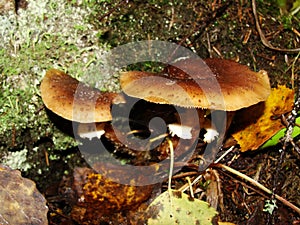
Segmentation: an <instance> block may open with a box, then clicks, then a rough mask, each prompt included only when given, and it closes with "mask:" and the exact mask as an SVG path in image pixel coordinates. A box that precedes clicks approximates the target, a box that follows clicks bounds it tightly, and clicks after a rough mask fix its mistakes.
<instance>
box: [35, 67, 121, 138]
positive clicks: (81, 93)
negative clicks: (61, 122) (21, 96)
mask: <svg viewBox="0 0 300 225" xmlns="http://www.w3.org/2000/svg"><path fill="white" fill-rule="evenodd" d="M40 89H41V96H42V100H43V102H44V104H45V105H46V107H47V108H48V109H50V110H51V111H53V112H54V113H55V114H57V115H59V116H61V117H63V118H65V119H67V120H71V121H75V122H79V123H80V124H79V128H78V130H79V132H83V133H82V136H83V137H89V138H90V137H92V136H90V134H85V133H86V132H93V131H94V132H96V133H95V135H96V136H98V137H99V135H100V136H101V135H102V133H103V131H101V130H102V129H103V126H98V125H97V127H100V128H101V130H100V131H99V130H98V131H97V129H96V127H95V125H94V123H95V122H106V121H111V120H112V115H111V112H110V109H111V105H112V104H113V103H115V104H117V103H121V102H124V99H123V98H122V96H120V95H119V94H117V93H112V92H101V91H100V90H98V89H95V88H92V87H90V86H88V85H86V84H83V83H81V82H79V81H78V80H76V79H75V78H73V77H71V76H69V75H67V74H66V73H64V72H62V71H60V70H57V69H50V70H48V71H47V72H46V75H45V77H44V78H43V80H42V83H41V86H40ZM91 126H92V127H91ZM93 127H94V128H93ZM99 132H100V133H99ZM79 134H81V133H79Z"/></svg>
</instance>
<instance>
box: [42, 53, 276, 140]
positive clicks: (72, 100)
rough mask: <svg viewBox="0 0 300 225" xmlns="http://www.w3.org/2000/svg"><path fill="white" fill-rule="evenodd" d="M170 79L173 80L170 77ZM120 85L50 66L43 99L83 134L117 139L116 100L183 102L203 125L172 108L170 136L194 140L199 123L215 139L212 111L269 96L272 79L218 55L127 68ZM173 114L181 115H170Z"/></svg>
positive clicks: (231, 108) (155, 103)
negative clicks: (94, 82)
mask: <svg viewBox="0 0 300 225" xmlns="http://www.w3.org/2000/svg"><path fill="white" fill-rule="evenodd" d="M205 64H206V65H205ZM165 79H167V80H168V82H164V80H165ZM216 81H217V82H216ZM120 84H121V89H122V92H121V93H113V92H101V91H100V90H98V89H95V88H91V87H90V86H88V85H85V84H83V83H81V82H79V81H78V80H76V79H74V78H72V77H71V76H69V75H67V74H65V73H64V72H62V71H59V70H57V69H50V70H48V71H47V73H46V75H45V77H44V78H43V80H42V83H41V87H40V88H41V96H42V100H43V102H44V104H45V105H46V107H47V108H48V109H49V110H51V111H52V112H54V113H55V114H57V115H59V116H61V117H63V118H65V119H67V120H71V121H75V122H78V124H79V126H78V135H79V136H80V137H83V138H93V137H94V136H96V137H97V138H100V137H101V136H102V135H104V136H105V137H106V138H108V139H110V140H113V141H119V142H122V141H123V140H117V139H120V136H116V135H115V133H117V132H118V131H116V130H114V131H113V132H112V131H111V130H112V126H111V121H112V120H113V115H112V112H111V110H112V106H113V105H119V104H122V105H123V104H124V105H126V102H127V101H128V99H130V98H134V99H141V100H143V101H145V102H146V103H149V107H150V108H151V107H155V108H156V107H157V106H158V107H159V106H166V105H171V106H172V105H173V106H176V107H180V108H182V109H183V111H184V113H186V115H187V116H189V113H188V110H189V109H193V110H197V112H198V116H199V123H200V125H199V124H198V125H197V124H189V123H186V124H180V121H176V116H174V115H169V114H168V113H170V111H168V110H169V109H168V107H167V111H166V110H165V111H162V115H164V114H165V115H167V116H165V117H166V120H167V127H168V133H167V134H166V136H167V135H169V136H172V137H174V136H175V137H177V138H183V139H192V136H193V135H194V133H193V126H196V127H197V126H198V127H201V128H203V127H204V129H206V131H207V133H206V136H205V137H204V141H205V142H211V141H212V140H214V139H215V138H217V136H218V131H217V130H215V129H214V125H213V124H211V122H210V121H207V118H209V117H208V116H207V110H209V111H210V112H211V111H226V112H227V113H228V115H231V114H232V112H235V111H237V110H239V109H242V108H247V107H250V106H252V105H255V104H257V103H259V102H262V101H265V100H266V99H267V97H268V95H269V93H270V83H269V78H268V75H267V73H266V72H265V71H259V72H253V71H251V70H250V69H249V68H248V67H247V66H245V65H241V64H239V63H237V62H234V61H231V60H224V59H216V58H213V59H206V60H199V59H192V58H186V59H181V60H177V61H175V62H174V63H171V64H170V65H168V66H166V67H165V69H164V70H163V71H162V72H161V73H150V72H142V71H128V72H122V73H121V75H120ZM199 84H200V85H199ZM178 87H180V88H178ZM150 112H151V110H150ZM143 113H144V112H143V107H141V108H140V109H139V112H138V114H139V116H140V117H141V118H143ZM147 113H148V114H149V112H147ZM175 113H176V112H175ZM172 114H173V112H172ZM169 116H172V118H175V119H170V120H168V118H169ZM147 117H148V115H147ZM229 118H230V117H228V118H227V120H228V122H227V123H228V125H227V128H228V126H229V124H230V119H229ZM201 123H202V124H201ZM91 135H92V136H91ZM125 135H128V134H125ZM197 135H199V133H197ZM117 137H118V138H117ZM164 137H165V136H164ZM198 138H199V136H197V137H196V139H197V140H198ZM121 139H122V138H121ZM124 139H126V138H125V137H124Z"/></svg>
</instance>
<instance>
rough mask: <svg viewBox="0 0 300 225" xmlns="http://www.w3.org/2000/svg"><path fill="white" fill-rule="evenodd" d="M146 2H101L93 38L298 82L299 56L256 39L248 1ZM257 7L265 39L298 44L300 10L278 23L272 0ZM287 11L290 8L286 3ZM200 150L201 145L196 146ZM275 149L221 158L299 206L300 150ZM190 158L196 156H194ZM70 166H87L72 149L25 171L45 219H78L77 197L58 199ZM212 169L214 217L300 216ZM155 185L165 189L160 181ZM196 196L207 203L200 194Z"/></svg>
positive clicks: (242, 220)
mask: <svg viewBox="0 0 300 225" xmlns="http://www.w3.org/2000/svg"><path fill="white" fill-rule="evenodd" d="M18 2H19V1H18ZM152 2H154V3H152V4H150V6H146V5H144V2H139V1H120V2H119V3H103V5H102V6H99V9H98V11H96V12H97V13H96V14H93V15H91V17H90V20H91V21H93V22H94V24H95V29H103V30H104V26H105V27H106V28H105V32H103V35H102V36H101V37H100V39H99V41H100V42H108V43H109V44H111V45H112V46H117V45H118V44H123V43H126V42H129V41H133V40H138V39H139V40H140V39H154V38H156V37H158V38H159V39H160V40H169V41H173V42H175V43H178V44H180V45H182V46H185V47H188V48H189V49H192V50H193V51H195V52H196V53H198V54H199V55H200V56H201V57H203V58H207V57H218V58H226V59H232V60H235V61H238V62H240V63H242V64H245V65H248V66H249V67H250V68H251V69H252V70H255V71H258V70H260V69H264V70H266V71H267V72H268V74H269V77H270V81H271V85H272V87H275V86H276V85H277V84H285V85H287V86H288V87H293V86H296V87H298V86H297V82H295V83H294V79H295V81H296V79H297V78H298V77H297V76H298V75H299V58H297V54H298V53H297V52H295V53H289V52H286V51H281V50H276V51H274V50H272V49H270V48H269V47H267V46H265V45H264V44H263V43H262V41H261V38H260V36H259V33H258V30H257V27H256V26H255V19H254V16H253V10H252V7H251V2H250V1H245V0H240V1H217V0H215V1H205V2H204V1H190V2H189V3H187V2H186V3H182V4H179V3H178V2H177V1H174V3H173V4H174V7H170V5H169V4H166V3H164V2H163V1H158V3H155V1H152ZM158 5H160V6H159V7H158ZM20 7H21V6H20ZM257 8H258V12H257V13H258V15H259V20H260V25H261V29H262V30H263V32H264V33H265V36H266V38H267V40H268V41H270V42H271V43H272V44H273V45H274V46H276V47H277V48H281V49H283V48H289V49H296V48H299V47H300V41H299V39H300V36H299V33H297V32H296V31H300V25H299V24H300V23H299V13H298V18H296V16H295V17H294V18H292V19H291V20H290V22H284V20H283V18H284V17H288V16H287V15H284V14H280V9H279V7H278V6H277V5H276V2H275V1H257ZM185 9H186V10H185ZM167 10H169V11H170V10H171V13H167V14H166V12H167ZM172 10H173V11H172ZM286 10H289V7H287V8H286ZM141 15H146V16H141ZM151 16H152V17H151ZM139 17H140V18H139ZM95 18H97V19H95ZM129 18H130V19H129ZM165 18H167V19H170V24H171V23H173V25H170V29H169V30H168V29H162V28H161V27H159V26H158V24H161V22H162V21H164V19H165ZM138 19H141V20H142V21H143V23H142V25H137V24H139V22H136V20H138ZM291 28H293V29H295V30H296V31H295V30H294V31H293V30H292V29H291ZM166 30H168V31H166ZM247 35H249V38H248V36H247ZM293 65H294V66H293ZM254 141H255V140H254ZM39 144H40V145H43V146H45V149H47V148H49V146H50V147H51V141H50V140H41V142H40V143H39ZM296 144H297V142H296ZM200 148H201V146H200V147H199V151H200ZM281 149H282V144H281V143H279V144H278V145H277V146H275V147H271V148H268V149H265V150H263V151H261V150H258V151H252V152H246V153H241V152H240V151H239V148H238V146H236V147H235V148H234V150H233V151H232V152H231V153H230V154H229V155H227V156H226V157H225V158H224V159H223V160H222V161H221V162H220V163H223V164H226V165H229V166H230V167H232V168H234V169H236V170H238V171H240V172H242V173H244V174H246V175H248V176H250V177H255V178H256V180H258V181H259V182H260V183H261V184H262V185H264V186H266V187H267V188H269V189H271V190H274V191H275V193H276V194H278V195H280V196H282V197H284V198H285V199H286V200H288V201H290V202H292V203H293V204H295V205H297V206H298V207H299V206H300V196H299V191H300V190H299V187H300V172H299V171H300V170H299V165H300V155H299V154H298V153H297V152H296V151H295V150H294V148H293V147H292V146H291V145H289V146H288V147H287V148H286V149H285V155H284V158H283V159H282V160H281V159H280V158H281V151H280V150H281ZM225 150H226V149H224V150H222V151H221V152H220V153H219V155H221V154H222V153H223V152H224V151H225ZM125 152H126V151H125ZM40 157H41V158H40V159H39V160H44V159H45V155H43V154H41V156H40ZM122 157H124V155H123V153H122ZM66 161H67V162H68V163H67V164H66V163H65V162H66ZM194 161H195V162H196V161H197V157H195V158H194ZM135 163H136V162H135ZM193 163H194V162H193V160H192V163H191V165H190V166H187V167H185V168H184V169H183V171H182V172H181V173H179V174H177V175H180V174H181V176H182V177H180V176H178V178H174V179H173V184H172V185H173V187H180V186H181V185H182V184H183V183H185V181H184V179H185V177H186V176H185V175H184V174H188V173H189V172H192V173H194V175H188V176H189V177H190V179H194V178H195V177H196V176H197V175H198V174H197V170H195V167H193ZM77 165H78V166H81V167H83V166H87V164H86V163H85V162H84V158H83V157H82V155H81V154H80V152H79V151H78V149H77V148H72V149H69V150H67V151H64V153H63V154H62V156H61V158H60V159H58V160H56V161H55V163H53V162H52V163H51V164H50V165H49V167H48V171H44V172H43V173H42V175H40V174H39V173H38V172H36V173H34V172H33V171H31V173H30V174H25V175H26V176H28V177H30V178H32V179H33V180H35V181H36V182H37V187H38V188H39V190H40V191H41V192H42V193H43V194H45V195H46V197H47V200H48V205H49V209H50V212H49V224H77V223H76V222H75V221H74V220H72V218H71V216H70V212H71V210H72V206H74V203H73V202H72V201H76V197H78V196H76V195H75V196H72V198H73V200H72V201H71V202H70V199H67V198H68V197H69V196H65V194H66V192H65V191H64V192H62V191H61V190H62V189H63V190H70V189H72V185H70V183H68V182H67V183H62V179H63V175H64V174H65V176H64V177H69V178H68V179H70V177H72V172H73V169H74V167H75V166H77ZM211 169H212V170H214V171H215V174H217V176H218V179H216V180H217V181H216V182H215V184H216V185H217V186H218V185H219V186H220V190H221V192H218V191H220V190H218V191H217V190H214V191H213V193H215V194H216V195H217V198H218V203H217V210H218V212H219V218H220V220H222V221H228V222H232V223H235V224H247V225H254V224H299V223H300V215H299V214H297V213H296V212H295V211H294V210H293V209H291V208H289V207H287V206H286V205H284V204H283V203H281V202H279V201H277V202H276V206H277V208H275V210H274V212H273V214H270V213H267V212H265V211H263V209H264V208H265V205H266V200H268V199H272V196H271V195H268V194H266V193H264V192H263V191H261V190H260V189H258V188H257V187H255V186H253V185H251V184H249V183H248V182H246V181H244V180H243V179H241V178H239V177H237V176H235V175H232V174H230V173H229V172H226V171H225V170H222V169H219V168H217V167H214V166H213V165H212V166H211ZM64 179H66V178H64ZM203 182H205V179H204V180H203ZM62 186H63V187H62ZM161 187H162V190H164V189H165V187H166V183H163V184H162V186H161ZM195 189H196V187H195ZM204 192H205V191H204ZM200 196H201V195H200V193H199V194H196V197H199V198H200ZM202 199H204V200H206V199H207V196H206V197H202ZM127 215H129V214H127ZM120 217H122V216H120V214H118V217H117V218H120ZM107 218H110V219H111V217H105V218H103V221H102V223H101V224H109V221H108V219H107ZM122 218H123V219H124V217H122ZM120 221H121V219H120ZM125 221H129V220H125ZM124 224H125V222H124Z"/></svg>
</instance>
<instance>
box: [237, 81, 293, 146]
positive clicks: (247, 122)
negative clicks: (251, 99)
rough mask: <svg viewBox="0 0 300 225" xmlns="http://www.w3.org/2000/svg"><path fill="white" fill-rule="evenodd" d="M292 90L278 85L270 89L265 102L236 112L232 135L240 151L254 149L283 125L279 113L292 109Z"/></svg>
mask: <svg viewBox="0 0 300 225" xmlns="http://www.w3.org/2000/svg"><path fill="white" fill-rule="evenodd" d="M293 103H294V91H293V90H291V89H289V88H287V87H285V86H283V85H279V86H278V87H277V88H274V89H272V92H271V94H270V96H269V97H268V99H267V100H266V102H264V103H260V104H257V105H255V106H253V107H250V108H247V109H243V110H241V111H240V112H238V113H237V115H236V116H237V122H236V123H235V125H234V133H233V134H232V136H233V137H234V139H235V140H236V141H237V142H238V143H239V145H240V146H241V151H243V152H244V151H248V150H256V149H258V148H259V146H261V145H262V144H263V143H264V142H266V141H267V140H268V139H270V138H271V137H272V136H273V135H274V134H276V133H277V132H278V131H279V130H280V129H282V128H283V127H284V125H283V124H282V122H281V115H282V114H284V113H287V112H289V111H291V110H292V108H293Z"/></svg>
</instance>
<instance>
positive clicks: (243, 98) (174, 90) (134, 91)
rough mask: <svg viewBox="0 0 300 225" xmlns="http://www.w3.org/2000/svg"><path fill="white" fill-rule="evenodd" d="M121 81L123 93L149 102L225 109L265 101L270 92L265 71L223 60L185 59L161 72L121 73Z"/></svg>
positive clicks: (234, 109) (239, 107)
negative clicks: (252, 69)
mask: <svg viewBox="0 0 300 225" xmlns="http://www.w3.org/2000/svg"><path fill="white" fill-rule="evenodd" d="M120 82H121V87H122V90H123V91H124V93H126V94H127V95H129V96H132V97H136V98H141V99H144V100H147V101H150V102H154V103H160V104H172V105H177V106H181V107H188V108H191V107H195V108H204V109H215V110H226V111H236V110H238V109H241V108H246V107H249V106H251V105H254V104H256V103H258V102H261V101H265V100H266V99H267V97H268V95H269V93H270V83H269V78H268V75H267V73H266V72H265V71H260V72H258V73H257V72H253V71H251V70H250V69H249V68H248V67H247V66H245V65H241V64H239V63H237V62H234V61H231V60H224V59H206V60H201V59H184V60H180V61H177V62H175V63H174V64H172V65H169V66H167V67H166V68H165V69H164V70H163V72H162V73H149V72H141V71H129V72H123V73H122V74H121V77H120Z"/></svg>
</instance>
